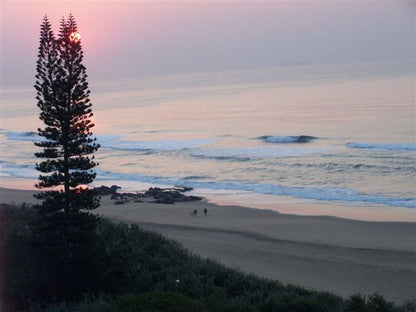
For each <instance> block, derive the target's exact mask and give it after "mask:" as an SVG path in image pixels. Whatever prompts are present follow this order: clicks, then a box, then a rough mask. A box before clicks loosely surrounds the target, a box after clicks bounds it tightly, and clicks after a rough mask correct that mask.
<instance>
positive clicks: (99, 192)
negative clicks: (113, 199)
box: [94, 185, 121, 196]
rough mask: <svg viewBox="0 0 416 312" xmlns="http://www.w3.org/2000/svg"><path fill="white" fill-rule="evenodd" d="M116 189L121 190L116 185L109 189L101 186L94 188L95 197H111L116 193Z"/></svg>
mask: <svg viewBox="0 0 416 312" xmlns="http://www.w3.org/2000/svg"><path fill="white" fill-rule="evenodd" d="M118 189H121V187H120V186H117V185H112V186H111V187H108V186H105V185H101V186H100V187H96V188H94V191H95V192H96V194H97V195H102V196H105V195H112V194H115V193H117V190H118Z"/></svg>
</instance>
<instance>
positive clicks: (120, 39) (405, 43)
mask: <svg viewBox="0 0 416 312" xmlns="http://www.w3.org/2000/svg"><path fill="white" fill-rule="evenodd" d="M414 3H415V2H414V1H412V0H410V1H408V0H404V1H400V0H399V1H383V0H381V1H371V0H370V1H358V0H357V1H340V0H338V1H333V0H331V1H330V0H327V1H322V0H317V1H313V0H309V1H307V0H304V1H254V0H252V1H250V0H246V1H163V2H162V1H123V0H121V1H99V0H96V1H61V0H54V1H52V0H49V1H48V0H47V1H29V0H26V1H19V0H3V1H2V2H1V86H2V87H9V86H31V85H32V84H33V81H34V75H35V62H36V54H37V48H38V40H39V25H40V23H41V21H42V17H43V15H44V14H47V15H48V17H49V19H50V21H51V23H52V25H53V27H54V29H55V30H56V31H57V29H58V26H59V21H60V19H61V17H62V16H67V15H68V14H69V13H72V14H73V15H74V16H75V18H76V20H77V22H78V26H79V32H80V33H81V35H82V45H83V49H84V52H85V61H84V63H85V65H86V66H87V72H88V74H89V76H90V79H97V80H111V79H114V78H127V77H138V76H146V75H158V74H171V73H188V72H203V71H217V70H238V69H255V68H265V67H275V66H279V65H281V64H293V63H307V64H321V63H345V62H366V61H378V60H396V59H412V58H413V59H414V57H415V20H414V10H415V6H414Z"/></svg>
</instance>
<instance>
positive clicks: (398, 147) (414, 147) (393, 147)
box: [347, 142, 416, 151]
mask: <svg viewBox="0 0 416 312" xmlns="http://www.w3.org/2000/svg"><path fill="white" fill-rule="evenodd" d="M347 147H350V148H363V149H380V150H389V151H416V144H393V143H392V144H381V143H356V142H350V143H347Z"/></svg>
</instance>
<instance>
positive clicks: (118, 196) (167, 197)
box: [94, 185, 203, 205]
mask: <svg viewBox="0 0 416 312" xmlns="http://www.w3.org/2000/svg"><path fill="white" fill-rule="evenodd" d="M118 189H121V187H120V186H117V185H112V186H111V187H108V186H104V185H102V186H100V187H97V188H95V189H94V190H95V191H96V193H97V195H99V196H106V195H111V199H114V200H115V202H114V204H116V205H120V204H124V203H125V202H127V201H128V200H129V199H132V200H134V201H135V202H142V200H141V199H143V198H149V197H150V198H153V200H152V201H150V203H157V204H174V203H176V202H188V201H199V200H202V199H203V198H202V197H199V196H194V195H184V194H183V193H185V192H189V191H192V188H191V187H182V186H178V187H173V188H159V187H151V188H149V189H148V190H147V191H145V192H142V193H139V192H137V193H119V192H117V190H118Z"/></svg>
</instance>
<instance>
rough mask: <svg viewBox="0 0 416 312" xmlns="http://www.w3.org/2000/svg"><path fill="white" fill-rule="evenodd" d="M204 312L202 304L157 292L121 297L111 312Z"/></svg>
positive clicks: (182, 296) (182, 297)
mask: <svg viewBox="0 0 416 312" xmlns="http://www.w3.org/2000/svg"><path fill="white" fill-rule="evenodd" d="M184 311H192V312H203V311H204V309H203V307H202V306H201V304H200V303H199V302H198V301H196V300H194V299H191V298H189V297H187V296H185V295H183V294H180V293H174V292H155V293H145V294H140V295H134V294H127V295H123V296H121V297H120V298H119V299H118V300H117V301H116V302H114V304H113V305H112V307H111V312H184Z"/></svg>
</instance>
